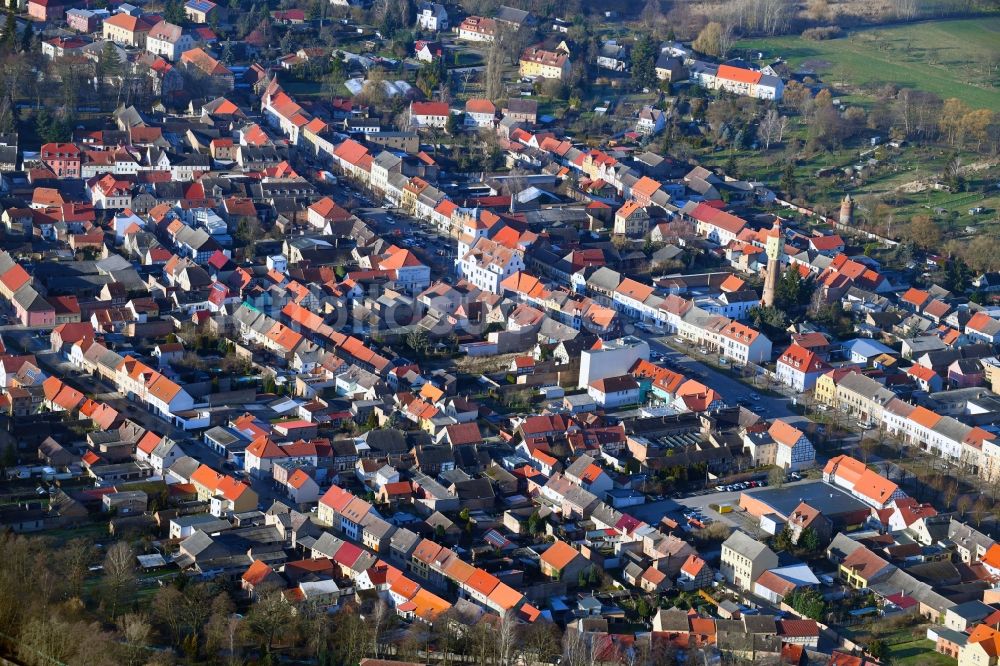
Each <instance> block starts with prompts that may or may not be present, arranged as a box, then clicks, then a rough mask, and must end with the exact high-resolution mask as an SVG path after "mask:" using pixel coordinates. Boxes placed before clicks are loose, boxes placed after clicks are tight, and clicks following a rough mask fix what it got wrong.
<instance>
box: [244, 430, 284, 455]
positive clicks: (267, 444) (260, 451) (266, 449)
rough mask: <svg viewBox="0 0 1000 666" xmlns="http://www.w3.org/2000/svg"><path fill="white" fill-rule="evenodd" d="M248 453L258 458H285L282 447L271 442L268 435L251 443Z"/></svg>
mask: <svg viewBox="0 0 1000 666" xmlns="http://www.w3.org/2000/svg"><path fill="white" fill-rule="evenodd" d="M246 451H247V453H249V454H250V455H252V456H254V457H256V458H282V457H284V456H285V452H284V451H282V450H281V447H280V446H278V445H277V444H275V443H274V442H273V441H271V438H270V437H268V436H267V435H261V436H260V437H258V438H257V439H255V440H254V441H253V442H251V444H250V446H248V447H247V449H246Z"/></svg>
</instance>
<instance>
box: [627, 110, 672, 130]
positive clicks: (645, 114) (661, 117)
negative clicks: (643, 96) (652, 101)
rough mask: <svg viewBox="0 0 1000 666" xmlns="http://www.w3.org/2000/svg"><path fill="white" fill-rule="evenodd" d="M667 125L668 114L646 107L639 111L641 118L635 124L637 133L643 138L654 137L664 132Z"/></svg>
mask: <svg viewBox="0 0 1000 666" xmlns="http://www.w3.org/2000/svg"><path fill="white" fill-rule="evenodd" d="M666 124H667V114H666V113H664V112H663V111H661V110H660V109H654V108H653V107H651V106H644V107H642V110H641V111H639V118H638V120H636V123H635V131H636V132H638V133H639V134H641V135H643V136H652V135H654V134H658V133H660V132H662V131H663V128H664V127H666Z"/></svg>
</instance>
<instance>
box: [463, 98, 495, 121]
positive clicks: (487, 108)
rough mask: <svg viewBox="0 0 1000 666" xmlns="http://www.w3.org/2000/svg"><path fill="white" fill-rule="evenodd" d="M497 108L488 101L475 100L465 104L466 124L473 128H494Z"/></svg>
mask: <svg viewBox="0 0 1000 666" xmlns="http://www.w3.org/2000/svg"><path fill="white" fill-rule="evenodd" d="M496 116H497V107H496V105H494V104H493V102H491V101H490V100H488V99H477V98H473V99H470V100H468V101H467V102H466V103H465V124H466V125H467V126H471V127H489V128H491V127H493V126H494V124H495V123H496Z"/></svg>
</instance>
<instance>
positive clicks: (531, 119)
mask: <svg viewBox="0 0 1000 666" xmlns="http://www.w3.org/2000/svg"><path fill="white" fill-rule="evenodd" d="M501 113H502V115H503V117H504V119H505V120H510V121H511V122H514V123H525V124H528V125H534V124H535V123H536V122H538V102H536V101H535V100H533V99H520V98H511V99H508V100H507V106H506V107H505V108H504V109H503V111H502V112H501Z"/></svg>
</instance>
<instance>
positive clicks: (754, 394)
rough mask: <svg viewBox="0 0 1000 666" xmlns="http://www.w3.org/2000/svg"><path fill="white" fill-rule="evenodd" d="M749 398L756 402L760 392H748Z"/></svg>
mask: <svg viewBox="0 0 1000 666" xmlns="http://www.w3.org/2000/svg"><path fill="white" fill-rule="evenodd" d="M750 399H751V400H753V401H754V402H757V401H758V400H760V394H759V393H751V394H750Z"/></svg>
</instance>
